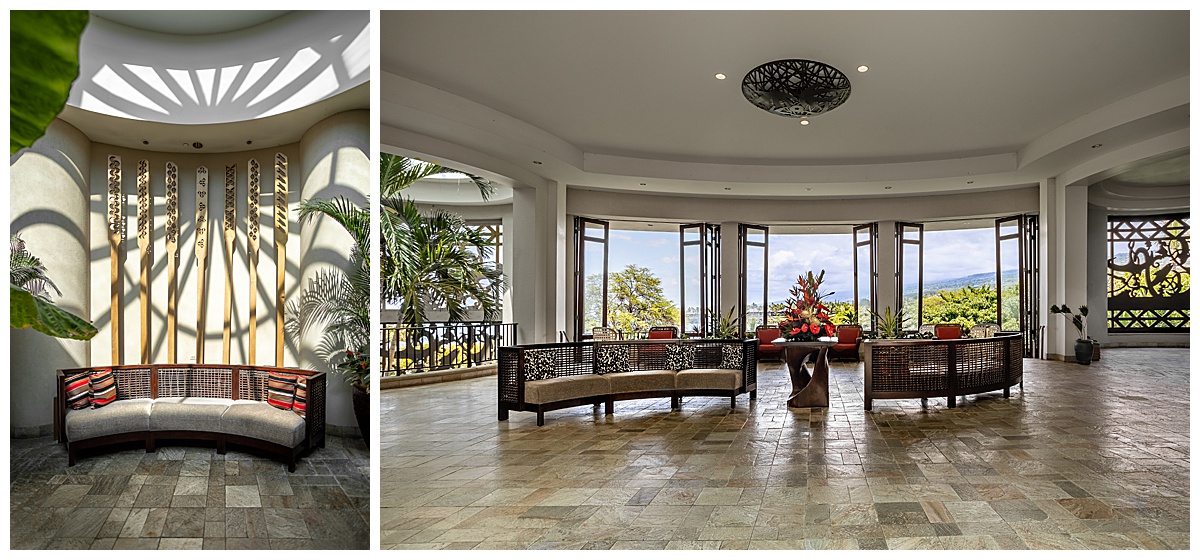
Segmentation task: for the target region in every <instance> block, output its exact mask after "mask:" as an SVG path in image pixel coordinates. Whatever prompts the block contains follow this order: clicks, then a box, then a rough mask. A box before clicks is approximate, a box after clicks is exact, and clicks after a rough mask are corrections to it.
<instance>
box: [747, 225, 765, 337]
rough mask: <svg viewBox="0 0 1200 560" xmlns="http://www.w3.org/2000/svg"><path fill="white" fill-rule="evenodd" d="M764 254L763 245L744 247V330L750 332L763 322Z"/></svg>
mask: <svg viewBox="0 0 1200 560" xmlns="http://www.w3.org/2000/svg"><path fill="white" fill-rule="evenodd" d="M758 237H763V236H762V235H759V236H758ZM766 254H767V250H766V249H765V248H764V247H754V246H747V247H746V330H747V331H750V332H753V331H754V328H755V327H757V326H759V325H761V324H763V312H764V310H765V309H764V308H765V306H766V304H767V303H766V301H764V300H763V293H764V289H765V288H766V282H767V277H766V271H765V270H763V264H764V263H763V260H764V258H765V257H766Z"/></svg>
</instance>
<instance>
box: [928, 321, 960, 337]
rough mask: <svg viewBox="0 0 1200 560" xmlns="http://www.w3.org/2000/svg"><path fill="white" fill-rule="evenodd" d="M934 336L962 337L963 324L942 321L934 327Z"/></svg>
mask: <svg viewBox="0 0 1200 560" xmlns="http://www.w3.org/2000/svg"><path fill="white" fill-rule="evenodd" d="M933 337H934V338H938V339H943V340H944V339H947V338H962V325H958V324H954V323H941V324H939V325H937V326H935V327H933Z"/></svg>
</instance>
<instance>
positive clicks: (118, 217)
mask: <svg viewBox="0 0 1200 560" xmlns="http://www.w3.org/2000/svg"><path fill="white" fill-rule="evenodd" d="M124 205H125V201H124V200H123V199H122V196H121V156H114V155H110V156H108V261H109V263H110V273H111V278H110V281H111V295H112V302H111V307H110V308H109V325H108V326H109V330H110V331H111V334H112V363H113V364H114V365H120V363H121V288H122V286H121V239H122V238H123V237H124V236H125V235H124V233H125V228H124V226H125V223H124V220H123V216H122V208H123V207H124Z"/></svg>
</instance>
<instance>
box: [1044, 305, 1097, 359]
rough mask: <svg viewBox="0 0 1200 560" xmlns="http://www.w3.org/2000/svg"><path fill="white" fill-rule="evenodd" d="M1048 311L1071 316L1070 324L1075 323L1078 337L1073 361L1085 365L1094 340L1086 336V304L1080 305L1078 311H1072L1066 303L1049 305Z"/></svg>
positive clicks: (1090, 356) (1089, 356) (1089, 357)
mask: <svg viewBox="0 0 1200 560" xmlns="http://www.w3.org/2000/svg"><path fill="white" fill-rule="evenodd" d="M1050 312H1051V313H1060V314H1062V315H1064V316H1066V317H1070V318H1071V324H1072V325H1075V331H1076V332H1078V333H1079V338H1077V339H1075V362H1076V363H1078V364H1082V365H1085V366H1086V365H1088V364H1091V363H1092V350H1093V348H1094V346H1095V341H1093V340H1092V339H1090V338H1088V336H1087V321H1085V320H1084V318H1085V317H1087V314H1088V308H1087V306H1086V305H1080V306H1079V313H1072V312H1071V308H1070V307H1067V306H1066V305H1051V306H1050Z"/></svg>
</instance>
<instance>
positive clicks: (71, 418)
mask: <svg viewBox="0 0 1200 560" xmlns="http://www.w3.org/2000/svg"><path fill="white" fill-rule="evenodd" d="M152 402H153V401H151V400H150V399H126V400H120V401H113V402H112V403H109V404H107V405H105V406H103V407H100V408H84V409H80V410H68V411H67V420H66V429H67V441H81V440H85V439H91V438H95V437H101V436H111V435H113V434H125V433H129V432H145V431H147V430H149V429H150V406H151V403H152Z"/></svg>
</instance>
